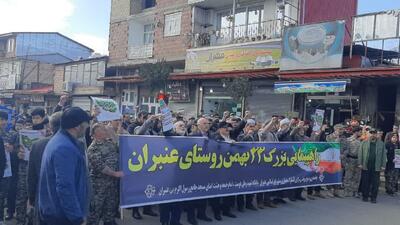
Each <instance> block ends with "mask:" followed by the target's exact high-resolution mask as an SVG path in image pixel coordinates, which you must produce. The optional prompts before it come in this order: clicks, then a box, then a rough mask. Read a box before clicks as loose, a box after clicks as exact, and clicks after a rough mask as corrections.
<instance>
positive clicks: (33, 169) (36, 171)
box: [28, 137, 51, 204]
mask: <svg viewBox="0 0 400 225" xmlns="http://www.w3.org/2000/svg"><path fill="white" fill-rule="evenodd" d="M50 139H51V137H47V138H44V139H41V140H38V141H36V142H34V143H33V144H32V150H31V153H30V155H29V166H28V198H29V201H30V202H31V204H34V202H35V199H36V194H37V189H38V184H39V176H40V167H41V165H42V156H43V152H44V149H45V148H46V145H47V143H49V141H50Z"/></svg>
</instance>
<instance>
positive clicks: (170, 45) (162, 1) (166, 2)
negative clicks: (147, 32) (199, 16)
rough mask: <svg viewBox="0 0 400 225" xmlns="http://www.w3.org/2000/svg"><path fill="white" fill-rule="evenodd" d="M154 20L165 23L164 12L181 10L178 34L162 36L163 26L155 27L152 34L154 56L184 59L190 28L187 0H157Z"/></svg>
mask: <svg viewBox="0 0 400 225" xmlns="http://www.w3.org/2000/svg"><path fill="white" fill-rule="evenodd" d="M156 7H157V9H158V10H157V14H156V20H155V21H160V22H161V24H162V25H165V22H164V18H165V14H169V13H174V12H177V11H181V12H182V18H181V33H180V35H179V36H172V37H164V26H160V27H156V29H155V34H154V56H155V58H157V59H163V58H166V59H167V60H168V61H176V60H184V59H185V57H186V49H187V48H188V44H189V40H190V39H189V38H188V35H187V34H189V33H190V32H191V30H192V28H191V21H192V19H191V14H192V13H191V12H192V11H191V7H190V6H189V5H188V4H187V0H159V1H157V6H156Z"/></svg>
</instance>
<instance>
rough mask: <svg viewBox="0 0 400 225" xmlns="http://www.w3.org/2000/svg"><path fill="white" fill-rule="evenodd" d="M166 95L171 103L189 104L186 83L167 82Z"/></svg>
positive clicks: (187, 85) (187, 84)
mask: <svg viewBox="0 0 400 225" xmlns="http://www.w3.org/2000/svg"><path fill="white" fill-rule="evenodd" d="M167 93H168V95H169V100H170V101H171V102H190V96H189V82H188V81H171V82H169V83H168V85H167Z"/></svg>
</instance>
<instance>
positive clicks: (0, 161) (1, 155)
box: [0, 137, 7, 179]
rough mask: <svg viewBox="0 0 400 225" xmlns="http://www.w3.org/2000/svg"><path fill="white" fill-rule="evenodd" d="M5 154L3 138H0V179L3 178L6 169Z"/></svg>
mask: <svg viewBox="0 0 400 225" xmlns="http://www.w3.org/2000/svg"><path fill="white" fill-rule="evenodd" d="M6 163H7V159H6V152H5V150H4V142H3V137H0V179H1V178H3V174H4V170H5V169H6Z"/></svg>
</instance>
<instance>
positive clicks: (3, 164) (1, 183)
mask: <svg viewBox="0 0 400 225" xmlns="http://www.w3.org/2000/svg"><path fill="white" fill-rule="evenodd" d="M7 120H8V114H7V113H6V112H4V111H0V130H3V129H5V126H7ZM6 168H7V158H6V150H5V148H4V142H3V135H0V210H1V213H0V225H3V224H4V202H5V198H6V196H7V187H8V178H7V177H5V176H4V175H5V170H6Z"/></svg>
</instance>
